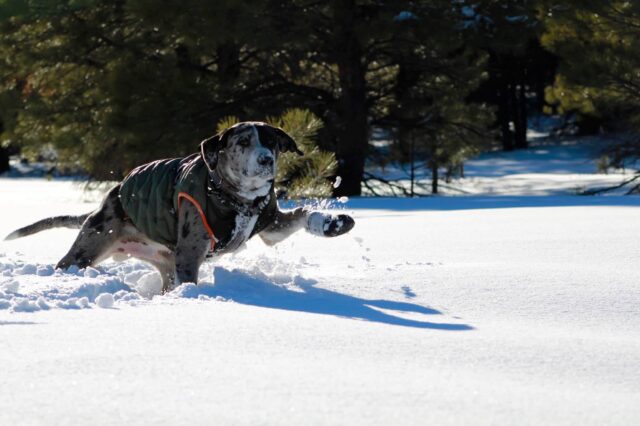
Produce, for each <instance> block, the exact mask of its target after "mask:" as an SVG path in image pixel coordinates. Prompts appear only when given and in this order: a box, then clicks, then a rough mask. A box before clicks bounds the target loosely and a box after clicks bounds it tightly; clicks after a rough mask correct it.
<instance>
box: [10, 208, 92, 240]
mask: <svg viewBox="0 0 640 426" xmlns="http://www.w3.org/2000/svg"><path fill="white" fill-rule="evenodd" d="M90 214H91V213H86V214H82V215H80V216H56V217H48V218H46V219H42V220H39V221H37V222H36V223H32V224H31V225H27V226H25V227H24V228H20V229H17V230H15V231H13V232H12V233H10V234H9V235H7V236H6V237H5V238H4V239H5V241H6V240H15V239H16V238H20V237H26V236H27V235H31V234H35V233H36V232H40V231H44V230H46V229H51V228H62V227H64V228H74V229H78V228H80V227H81V226H82V224H83V223H84V221H85V220H86V219H87V217H89V215H90Z"/></svg>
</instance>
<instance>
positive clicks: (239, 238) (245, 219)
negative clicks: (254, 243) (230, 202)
mask: <svg viewBox="0 0 640 426" xmlns="http://www.w3.org/2000/svg"><path fill="white" fill-rule="evenodd" d="M258 218H259V215H257V214H244V213H238V214H237V215H236V217H235V220H234V226H233V228H232V229H231V233H230V234H229V239H228V240H227V241H226V242H224V245H223V246H221V247H220V249H219V250H215V251H224V252H230V251H233V250H236V249H237V248H238V247H240V246H241V245H242V244H244V243H245V242H246V241H247V240H248V239H249V238H250V237H251V235H252V233H253V230H254V229H255V227H256V224H257V223H258Z"/></svg>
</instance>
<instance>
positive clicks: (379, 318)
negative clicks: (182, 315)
mask: <svg viewBox="0 0 640 426" xmlns="http://www.w3.org/2000/svg"><path fill="white" fill-rule="evenodd" d="M213 275H214V282H215V285H212V284H207V283H202V284H200V285H198V286H196V285H194V284H188V285H184V286H182V287H181V288H180V289H178V290H177V291H178V294H177V296H179V297H186V298H198V297H199V296H201V295H204V296H208V297H222V298H225V299H232V300H233V301H234V302H237V303H242V304H245V305H252V306H260V307H264V308H272V309H284V310H288V311H297V312H309V313H314V314H324V315H332V316H338V317H343V318H352V319H359V320H364V321H371V322H378V323H383V324H390V325H400V326H405V327H414V328H427V329H435V330H450V331H461V330H472V329H473V327H471V326H469V325H467V324H453V323H438V322H430V321H421V320H415V319H407V318H403V317H401V316H396V315H393V314H390V313H387V312H384V311H382V310H385V311H396V312H398V313H400V312H405V313H411V314H422V315H438V314H441V312H440V311H437V310H435V309H432V308H428V307H424V306H421V305H418V304H415V303H407V302H396V301H391V300H380V299H364V298H359V297H355V296H349V295H346V294H341V293H337V292H335V291H331V290H326V289H321V288H316V287H314V285H315V284H316V283H317V282H316V281H315V280H308V279H304V278H301V277H296V279H295V280H294V284H295V285H296V288H295V289H288V288H285V287H283V286H281V285H278V284H277V283H274V282H273V280H271V279H269V278H268V277H266V276H260V275H252V274H248V273H247V272H244V271H240V270H232V271H228V270H225V269H223V268H220V267H216V268H215V269H214V272H213Z"/></svg>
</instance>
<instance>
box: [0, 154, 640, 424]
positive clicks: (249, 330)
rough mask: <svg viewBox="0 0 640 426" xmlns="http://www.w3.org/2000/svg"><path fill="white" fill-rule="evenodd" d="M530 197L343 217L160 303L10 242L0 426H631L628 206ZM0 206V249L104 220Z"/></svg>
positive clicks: (0, 192) (11, 186)
mask: <svg viewBox="0 0 640 426" xmlns="http://www.w3.org/2000/svg"><path fill="white" fill-rule="evenodd" d="M540 149H542V148H540ZM549 149H550V151H551V152H555V153H556V154H557V151H556V148H553V147H550V148H549ZM557 149H559V150H562V149H563V148H561V147H560V148H557ZM564 149H568V150H571V149H573V148H572V147H571V146H570V145H569V146H567V147H565V148H564ZM556 154H554V157H555V158H559V157H561V156H559V155H556ZM514 155H516V154H514ZM536 155H541V156H543V155H544V154H535V152H532V153H531V155H530V159H531V157H535V156H536ZM497 157H498V155H497V154H496V156H495V158H497ZM578 157H579V156H573V157H570V156H568V157H567V158H566V162H565V163H561V162H559V163H555V164H553V165H549V167H554V168H556V170H555V171H553V170H546V171H550V173H548V174H549V175H554V176H558V177H567V175H571V176H574V175H575V176H578V177H585V178H586V177H588V176H593V173H587V172H588V171H589V167H590V166H589V165H588V164H586V165H584V167H585V169H584V170H580V169H579V167H578V165H577V164H576V161H582V160H580V159H579V158H578ZM501 158H502V159H503V160H504V161H505V162H504V163H502V164H500V165H499V168H501V169H503V170H505V173H511V172H515V173H519V174H524V175H530V176H531V175H538V174H539V173H538V172H539V171H540V170H539V169H537V167H538V166H537V165H536V163H535V162H534V161H532V162H531V164H530V165H529V166H528V168H526V169H523V170H518V169H517V167H519V166H518V164H517V163H516V162H514V163H509V161H511V158H510V157H508V156H507V157H506V158H505V157H502V156H501ZM547 158H548V157H547ZM571 158H573V159H576V161H574V162H573V163H572V160H571ZM496 161H497V160H496ZM541 161H542V160H541ZM496 164H499V163H497V162H496ZM540 167H542V166H540ZM508 170H511V171H508ZM468 173H470V174H469V176H470V177H469V178H468V179H472V178H486V179H501V178H503V177H504V176H506V175H498V176H491V175H490V174H491V173H493V172H492V167H491V164H490V159H489V158H488V157H487V158H483V157H481V158H479V159H478V160H477V162H476V163H475V164H472V165H470V166H469V167H468ZM507 175H508V174H507ZM524 179H525V180H526V179H527V178H524ZM535 184H537V180H536V179H532V178H530V180H529V185H531V186H533V185H535ZM578 185H580V183H578ZM523 188H524V189H526V185H524V184H523ZM531 192H533V189H530V190H529V189H527V190H523V192H520V193H519V192H517V191H516V190H515V189H513V190H511V191H510V192H509V191H508V192H507V193H508V194H511V195H506V196H505V195H501V196H497V195H495V193H493V192H491V191H489V192H488V193H482V194H477V195H473V196H464V197H462V196H458V197H431V198H421V199H391V198H351V199H349V200H348V201H347V200H344V201H345V203H343V204H339V203H335V205H336V206H337V208H339V209H341V210H344V211H345V212H346V213H350V214H352V215H353V216H354V217H355V219H356V226H355V228H354V229H353V230H352V231H351V232H350V233H349V234H347V235H345V236H342V237H338V238H331V239H325V238H318V237H314V236H312V235H309V234H305V233H304V232H299V233H297V234H295V235H294V236H293V237H291V238H290V239H288V240H286V241H285V242H283V243H281V244H279V245H276V246H274V247H272V248H270V247H267V246H265V245H264V244H263V243H262V242H261V241H260V240H259V239H252V240H251V241H249V242H248V244H247V245H246V248H245V249H244V250H242V251H240V252H238V253H235V254H232V255H225V256H223V257H222V258H220V259H218V260H217V261H216V262H215V264H206V265H204V266H203V267H202V268H201V270H200V283H199V284H198V285H195V284H193V283H185V284H183V285H181V286H180V287H178V288H177V289H175V290H174V291H172V292H170V293H168V294H166V295H160V294H159V290H160V287H159V286H160V277H159V276H158V274H157V272H155V271H154V270H153V269H152V268H150V267H149V266H148V265H146V264H144V263H143V262H140V261H135V260H128V261H126V262H121V263H116V262H112V261H107V262H105V263H103V264H101V265H99V266H97V267H95V268H87V269H82V270H78V269H77V268H73V269H71V270H69V271H65V272H63V271H59V270H54V269H53V265H55V263H56V262H57V260H58V259H59V258H60V257H61V256H63V255H64V254H65V252H66V250H67V249H68V248H69V246H70V244H71V242H72V241H73V239H74V237H75V231H73V230H67V229H57V230H51V231H46V232H42V233H39V234H36V235H33V236H30V237H26V238H21V239H17V240H13V241H6V242H0V344H1V345H2V348H3V349H2V351H0V365H2V366H3V368H2V370H3V372H2V373H1V374H0V389H2V398H0V424H50V423H56V424H81V423H86V419H91V423H92V424H100V425H109V424H123V423H126V424H246V425H253V424H350V425H351V424H353V425H359V424H362V425H364V424H367V425H370V424H378V425H386V424H409V425H411V424H415V425H423V424H445V425H447V424H457V425H464V424H593V425H599V424H608V425H631V424H638V423H639V422H640V403H639V401H640V369H638V359H640V310H639V309H638V306H640V287H639V286H638V282H640V268H639V267H638V259H639V258H640V245H639V244H638V235H640V220H638V219H639V217H640V197H635V196H628V197H623V196H615V195H614V196H606V197H578V196H571V195H567V194H566V193H563V191H561V190H557V191H549V192H551V193H552V194H554V195H547V196H530V195H527V194H530V193H531ZM0 199H2V200H10V203H7V204H3V207H4V208H3V210H2V221H0V235H6V234H7V233H9V232H10V231H12V230H13V229H15V228H16V227H19V226H22V225H25V224H28V223H30V222H31V221H35V220H37V219H40V218H42V217H44V216H48V215H55V214H69V213H84V212H87V211H90V210H91V209H92V208H94V207H95V206H97V203H98V201H99V197H98V194H97V193H90V194H86V193H84V192H83V191H82V186H80V185H77V184H75V183H73V182H70V181H58V180H52V181H47V180H44V179H0ZM322 205H324V206H326V204H322Z"/></svg>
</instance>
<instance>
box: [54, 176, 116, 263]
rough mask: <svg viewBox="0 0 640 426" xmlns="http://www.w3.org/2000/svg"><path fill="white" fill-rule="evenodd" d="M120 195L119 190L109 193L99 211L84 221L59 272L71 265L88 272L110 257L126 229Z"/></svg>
mask: <svg viewBox="0 0 640 426" xmlns="http://www.w3.org/2000/svg"><path fill="white" fill-rule="evenodd" d="M118 191H119V187H115V188H113V189H112V190H111V191H109V194H108V195H107V197H106V198H105V200H104V201H103V202H102V205H101V206H100V208H99V209H98V210H96V211H95V212H93V213H92V214H90V215H89V217H88V218H87V220H85V221H84V223H83V224H82V228H81V229H80V233H79V234H78V236H77V237H76V240H75V241H74V243H73V245H72V246H71V249H69V252H68V253H67V254H66V255H65V256H64V257H63V258H62V259H61V260H60V261H59V262H58V264H57V265H56V268H60V269H65V268H68V267H70V266H72V265H75V266H77V267H78V268H86V267H87V266H92V265H96V264H98V263H100V262H101V261H102V260H104V259H105V258H107V257H109V255H110V248H111V246H112V245H113V244H114V242H115V241H116V240H117V238H118V237H119V236H120V233H121V232H122V228H123V225H124V211H123V210H122V205H121V204H120V200H119V198H118Z"/></svg>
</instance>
